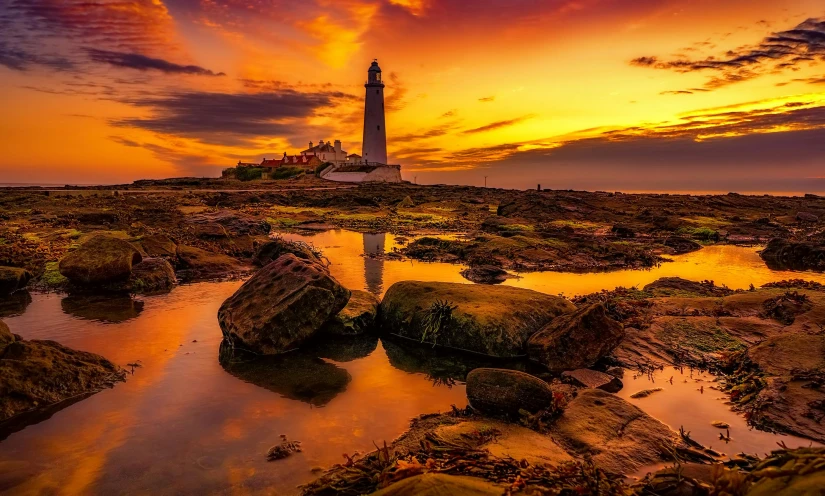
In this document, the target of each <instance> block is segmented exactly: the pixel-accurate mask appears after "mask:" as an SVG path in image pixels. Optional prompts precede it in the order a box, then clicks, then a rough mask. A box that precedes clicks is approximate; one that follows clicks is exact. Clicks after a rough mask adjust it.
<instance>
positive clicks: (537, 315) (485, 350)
mask: <svg viewBox="0 0 825 496" xmlns="http://www.w3.org/2000/svg"><path fill="white" fill-rule="evenodd" d="M574 309H575V306H574V305H573V304H572V303H570V302H569V301H567V300H565V299H564V298H560V297H558V296H551V295H547V294H543V293H538V292H536V291H531V290H528V289H520V288H513V287H509V286H482V285H474V284H458V283H445V282H418V281H402V282H397V283H395V284H393V285H392V286H391V287H390V288H389V289H388V290H387V293H386V294H385V295H384V299H383V300H382V301H381V310H380V314H381V324H382V329H384V330H386V331H387V332H390V333H393V334H396V335H398V336H401V337H405V338H409V339H414V340H416V341H420V342H424V343H429V344H432V345H438V346H444V347H449V348H455V349H461V350H466V351H472V352H475V353H481V354H484V355H489V356H495V357H516V356H523V355H524V354H525V344H526V342H527V340H528V339H529V337H530V336H531V335H532V334H533V333H535V332H536V331H537V330H539V329H541V328H542V326H544V325H545V324H547V323H548V322H550V321H551V320H552V319H553V318H554V317H556V316H558V315H561V314H563V313H566V312H570V311H572V310H574Z"/></svg>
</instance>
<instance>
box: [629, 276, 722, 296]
mask: <svg viewBox="0 0 825 496" xmlns="http://www.w3.org/2000/svg"><path fill="white" fill-rule="evenodd" d="M643 291H649V292H651V293H654V294H656V295H662V296H677V295H690V296H727V295H729V294H733V291H732V290H730V289H727V288H722V287H719V286H716V285H714V284H713V282H711V281H705V282H696V281H689V280H687V279H682V278H681V277H662V278H660V279H657V280H655V281H653V282H652V283H650V284H648V285H646V286H645V287H644V288H643Z"/></svg>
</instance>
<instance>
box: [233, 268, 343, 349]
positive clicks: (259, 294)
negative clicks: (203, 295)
mask: <svg viewBox="0 0 825 496" xmlns="http://www.w3.org/2000/svg"><path fill="white" fill-rule="evenodd" d="M349 298H350V291H349V290H348V289H346V288H344V287H343V286H341V285H340V284H339V283H338V281H337V280H335V278H333V277H332V276H331V275H330V274H329V271H327V269H326V267H324V266H322V265H320V264H317V263H312V262H308V261H305V260H301V259H299V258H297V257H295V256H294V255H291V254H290V255H284V256H282V257H281V258H279V259H278V260H276V261H275V262H273V263H271V264H269V265H267V266H266V267H264V268H263V269H261V270H260V271H259V272H258V273H256V274H255V275H254V276H252V278H250V279H249V280H248V281H246V282H245V283H244V285H243V286H241V287H240V289H238V291H237V292H236V293H235V294H234V295H232V296H231V297H230V298H229V299H227V300H226V301H225V302H224V303H223V305H221V308H220V310H219V311H218V322H219V323H220V326H221V330H222V331H223V333H224V336H225V337H226V338H227V339H229V340H230V341H231V342H233V343H234V344H235V345H236V346H239V347H242V348H245V349H248V350H251V351H255V352H258V353H263V354H276V353H283V352H285V351H289V350H292V349H295V348H297V347H298V346H300V345H301V344H302V343H303V342H304V341H306V340H307V339H308V338H309V337H310V336H312V335H313V334H315V333H316V332H317V331H318V330H319V329H321V327H322V326H323V325H324V324H325V323H327V322H328V321H329V320H330V319H331V318H332V317H333V316H335V315H336V314H338V312H340V311H341V310H342V309H343V308H344V306H346V304H347V301H348V300H349Z"/></svg>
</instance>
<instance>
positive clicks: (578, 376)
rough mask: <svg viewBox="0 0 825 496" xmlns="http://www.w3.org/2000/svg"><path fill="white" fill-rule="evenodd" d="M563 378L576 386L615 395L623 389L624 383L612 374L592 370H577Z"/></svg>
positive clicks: (563, 375)
mask: <svg viewBox="0 0 825 496" xmlns="http://www.w3.org/2000/svg"><path fill="white" fill-rule="evenodd" d="M561 378H562V379H564V380H566V381H569V382H571V383H573V384H574V385H576V386H580V387H584V388H591V389H601V390H602V391H607V392H608V393H615V392H617V391H619V390H621V389H622V381H620V380H619V379H617V378H616V377H613V376H612V375H610V374H605V373H604V372H599V371H597V370H591V369H576V370H571V371H568V372H564V373H562V375H561Z"/></svg>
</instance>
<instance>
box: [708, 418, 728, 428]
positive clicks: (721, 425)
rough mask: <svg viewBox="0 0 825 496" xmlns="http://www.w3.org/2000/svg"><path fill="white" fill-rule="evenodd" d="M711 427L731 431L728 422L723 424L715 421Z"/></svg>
mask: <svg viewBox="0 0 825 496" xmlns="http://www.w3.org/2000/svg"><path fill="white" fill-rule="evenodd" d="M710 425H712V426H714V427H716V428H718V429H730V424H728V423H727V422H722V421H721V420H714V421H713V422H711V423H710Z"/></svg>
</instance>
